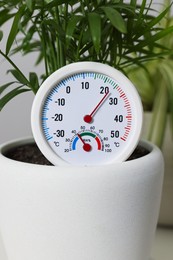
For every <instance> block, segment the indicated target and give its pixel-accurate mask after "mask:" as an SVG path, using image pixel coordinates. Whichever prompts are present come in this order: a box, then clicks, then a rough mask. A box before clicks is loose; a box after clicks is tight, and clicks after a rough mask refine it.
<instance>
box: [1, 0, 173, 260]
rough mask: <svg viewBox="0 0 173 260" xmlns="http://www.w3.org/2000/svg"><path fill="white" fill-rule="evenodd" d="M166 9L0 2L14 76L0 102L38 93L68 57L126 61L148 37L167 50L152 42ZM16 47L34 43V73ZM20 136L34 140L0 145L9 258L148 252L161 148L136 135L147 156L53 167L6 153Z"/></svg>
mask: <svg viewBox="0 0 173 260" xmlns="http://www.w3.org/2000/svg"><path fill="white" fill-rule="evenodd" d="M151 3H152V2H151ZM169 8H170V7H167V8H166V9H165V10H164V11H163V12H162V13H161V14H159V15H158V16H157V17H154V16H153V15H151V13H150V10H151V5H149V6H147V4H146V1H144V0H143V1H142V3H141V4H138V3H137V1H131V2H130V3H125V2H124V1H111V2H110V1H93V2H92V3H90V2H89V1H74V0H73V1H69V2H68V3H67V2H66V1H63V0H57V1H53V0H52V1H51V0H38V1H22V2H21V1H18V0H13V1H12V0H10V1H8V3H7V2H6V1H1V3H0V14H1V15H0V24H1V25H2V24H3V23H5V22H6V21H8V20H9V19H13V22H12V26H11V30H10V33H9V36H8V39H7V44H6V50H5V51H3V50H0V54H1V55H2V56H3V57H4V58H6V60H7V61H8V62H9V63H10V64H11V66H12V67H13V69H11V70H9V72H10V73H11V74H12V75H13V76H14V81H13V82H9V83H7V84H5V85H3V86H1V88H0V93H1V95H2V96H1V100H0V107H1V109H2V108H3V107H4V106H5V105H6V103H7V102H8V101H9V100H11V99H12V98H13V97H15V96H16V95H18V94H21V93H23V92H26V91H31V90H32V91H33V92H34V93H36V92H37V90H38V88H39V86H40V84H41V82H42V80H44V79H45V78H47V77H48V76H49V75H50V74H51V73H52V72H54V71H55V70H57V69H58V68H61V67H62V66H64V65H65V64H68V63H72V62H76V61H98V62H102V63H107V64H109V65H111V66H113V67H116V68H118V69H120V70H125V69H126V68H127V67H128V66H131V65H132V64H136V65H137V66H139V65H140V66H143V64H144V62H146V61H147V60H150V59H153V58H156V57H159V55H158V52H154V48H153V47H154V46H157V47H160V48H161V50H162V55H164V54H166V53H167V52H168V50H165V48H164V46H161V45H160V46H158V44H157V41H158V40H159V39H160V38H162V37H164V36H165V35H167V34H169V33H170V32H172V31H173V28H172V27H169V28H166V29H164V28H161V27H159V26H157V25H158V23H159V22H160V20H162V19H163V17H164V16H165V14H166V13H167V12H168V10H169ZM0 36H1V38H2V37H3V32H2V31H1V33H0ZM15 42H17V44H15ZM19 51H22V53H23V54H24V55H27V54H29V53H31V52H33V51H37V53H38V58H37V61H36V62H37V63H39V62H40V61H43V62H44V64H45V72H44V73H43V75H41V77H40V79H39V78H38V76H37V75H36V73H34V72H31V73H30V74H29V78H27V77H26V76H25V75H24V74H23V72H22V71H21V70H20V68H18V66H17V65H16V64H15V63H14V62H13V60H12V58H11V56H10V54H11V53H12V54H13V53H16V52H19ZM134 53H135V54H136V56H135V58H134V56H133V54H134ZM11 87H12V89H11ZM24 143H25V144H28V145H29V146H30V145H33V139H26V140H20V141H14V142H12V143H8V144H5V145H2V146H1V155H0V165H1V166H0V167H1V170H0V198H1V199H0V207H1V212H2V213H1V216H0V227H1V233H2V237H3V241H4V245H5V248H6V250H7V255H8V259H9V260H22V259H26V260H27V259H28V260H29V259H34V258H35V259H37V260H44V259H48V258H50V257H51V259H53V260H54V259H62V260H66V259H77V260H79V259H86V260H88V259H99V260H102V259H108V260H112V259H115V258H116V259H117V260H120V259H121V260H125V259H127V258H128V259H129V260H139V259H141V260H146V259H148V257H149V252H150V247H151V240H152V237H153V235H154V231H155V227H156V223H157V215H158V211H159V203H160V196H161V187H162V180H163V159H162V155H161V153H160V151H159V150H158V148H156V147H155V146H154V145H152V144H151V143H146V142H141V143H140V146H142V147H143V148H144V149H145V150H147V151H148V155H145V156H142V157H141V158H138V159H134V160H130V161H127V162H123V163H117V164H116V165H107V166H97V167H75V166H71V167H53V166H43V165H33V164H31V163H23V162H19V161H17V160H12V159H10V158H8V157H9V156H7V154H8V153H9V150H12V151H13V149H14V148H15V147H16V145H17V146H18V147H21V145H22V146H23V144H24ZM12 153H14V152H12ZM11 169H13V172H11Z"/></svg>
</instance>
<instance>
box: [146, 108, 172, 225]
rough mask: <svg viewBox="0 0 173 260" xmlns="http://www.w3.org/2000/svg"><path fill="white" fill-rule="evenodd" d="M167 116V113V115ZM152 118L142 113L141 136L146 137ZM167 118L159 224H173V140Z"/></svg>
mask: <svg viewBox="0 0 173 260" xmlns="http://www.w3.org/2000/svg"><path fill="white" fill-rule="evenodd" d="M168 117H169V115H168ZM151 120H152V113H149V112H148V113H145V114H144V125H143V137H144V138H145V139H146V138H147V133H148V130H149V129H148V128H149V127H150V123H151ZM169 123H170V120H169V118H168V120H167V125H166V132H165V136H164V142H163V147H162V152H163V157H164V161H165V171H164V172H165V174H164V181H163V192H162V198H161V208H160V214H159V224H161V225H166V226H173V142H172V132H171V127H170V124H169Z"/></svg>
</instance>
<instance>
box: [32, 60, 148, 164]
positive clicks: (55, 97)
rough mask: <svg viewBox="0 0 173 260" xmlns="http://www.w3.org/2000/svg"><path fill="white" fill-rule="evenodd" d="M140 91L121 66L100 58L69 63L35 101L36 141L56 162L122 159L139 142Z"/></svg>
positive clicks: (52, 160)
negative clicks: (115, 65)
mask: <svg viewBox="0 0 173 260" xmlns="http://www.w3.org/2000/svg"><path fill="white" fill-rule="evenodd" d="M142 114H143V111H142V105H141V100H140V97H139V95H138V93H137V91H136V89H135V87H134V86H133V84H132V83H131V82H130V81H129V79H128V78H127V77H126V76H124V75H123V74H122V73H121V72H120V71H118V70H116V69H114V68H112V67H110V66H108V65H105V64H102V63H97V62H77V63H72V64H69V65H66V66H64V67H62V68H61V69H59V70H57V71H55V72H54V73H53V74H52V75H50V76H49V77H48V78H47V79H46V80H45V81H44V83H43V84H42V86H41V87H40V89H39V91H38V93H37V94H36V97H35V100H34V102H33V106H32V113H31V124H32V131H33V135H34V138H35V141H36V143H37V145H38V147H39V148H40V150H41V151H42V153H43V154H44V155H45V156H46V157H47V159H48V160H49V161H50V162H52V163H53V164H54V165H81V166H94V165H106V164H112V163H117V162H122V161H124V160H126V159H127V158H128V156H130V154H131V153H132V152H133V150H134V149H135V147H136V146H137V144H138V141H139V138H140V133H141V128H142Z"/></svg>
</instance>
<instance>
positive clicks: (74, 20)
mask: <svg viewBox="0 0 173 260" xmlns="http://www.w3.org/2000/svg"><path fill="white" fill-rule="evenodd" d="M81 19H82V16H80V15H73V16H72V17H71V19H70V20H69V22H68V24H67V29H66V44H67V48H68V47H69V44H70V41H71V40H72V39H73V33H74V31H75V28H76V25H77V24H78V22H80V21H81Z"/></svg>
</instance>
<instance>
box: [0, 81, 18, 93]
mask: <svg viewBox="0 0 173 260" xmlns="http://www.w3.org/2000/svg"><path fill="white" fill-rule="evenodd" d="M14 83H16V82H15V81H13V82H9V83H7V84H5V85H2V86H0V95H1V94H2V93H3V92H4V90H6V89H7V88H8V87H9V86H11V85H12V84H14Z"/></svg>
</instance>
